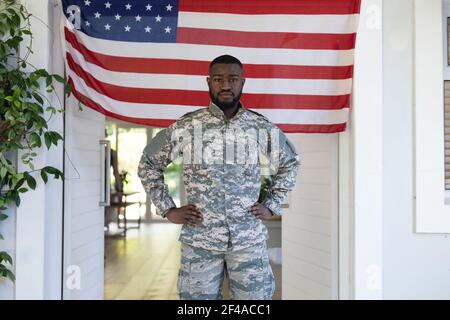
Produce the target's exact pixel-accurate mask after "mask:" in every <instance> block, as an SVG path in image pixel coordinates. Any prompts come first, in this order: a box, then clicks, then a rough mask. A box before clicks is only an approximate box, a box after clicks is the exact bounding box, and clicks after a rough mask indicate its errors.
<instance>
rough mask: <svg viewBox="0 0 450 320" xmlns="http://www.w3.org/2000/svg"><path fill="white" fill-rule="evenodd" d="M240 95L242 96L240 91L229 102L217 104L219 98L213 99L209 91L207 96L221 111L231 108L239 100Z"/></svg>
mask: <svg viewBox="0 0 450 320" xmlns="http://www.w3.org/2000/svg"><path fill="white" fill-rule="evenodd" d="M241 95H242V90H241V91H240V92H239V94H238V95H237V96H235V97H234V98H233V100H231V101H230V102H219V98H218V97H217V98H216V97H214V96H213V94H212V92H211V90H209V96H210V98H211V101H212V102H213V103H214V104H215V105H216V106H218V107H219V108H220V109H222V110H226V109H230V108H233V107H234V106H235V105H236V104H237V103H238V102H239V100H240V99H241Z"/></svg>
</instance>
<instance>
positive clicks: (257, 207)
mask: <svg viewBox="0 0 450 320" xmlns="http://www.w3.org/2000/svg"><path fill="white" fill-rule="evenodd" d="M250 212H251V213H252V214H253V215H254V216H255V217H256V218H258V219H261V220H270V219H272V217H273V214H272V211H270V210H269V209H268V208H266V207H264V206H263V205H262V204H261V203H259V202H255V204H254V205H253V206H252V207H251V208H250Z"/></svg>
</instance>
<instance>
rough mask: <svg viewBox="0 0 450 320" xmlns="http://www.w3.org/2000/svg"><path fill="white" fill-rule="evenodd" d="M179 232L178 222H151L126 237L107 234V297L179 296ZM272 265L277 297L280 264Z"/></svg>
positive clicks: (152, 297) (138, 298)
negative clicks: (177, 282)
mask: <svg viewBox="0 0 450 320" xmlns="http://www.w3.org/2000/svg"><path fill="white" fill-rule="evenodd" d="M179 232H180V226H178V225H174V224H170V223H152V224H142V225H141V228H140V229H131V230H129V232H128V233H127V237H126V238H123V237H117V238H110V237H108V238H106V239H105V256H106V259H105V299H106V300H113V299H119V300H125V299H133V300H141V299H144V300H170V299H178V298H179V297H178V294H177V291H176V281H177V276H178V268H179V259H180V243H179V242H178V241H177V239H178V235H179ZM272 269H273V271H274V274H275V279H276V287H277V289H276V291H275V294H274V297H273V299H274V300H278V299H280V298H281V266H280V265H272ZM226 297H227V295H226V294H225V298H226Z"/></svg>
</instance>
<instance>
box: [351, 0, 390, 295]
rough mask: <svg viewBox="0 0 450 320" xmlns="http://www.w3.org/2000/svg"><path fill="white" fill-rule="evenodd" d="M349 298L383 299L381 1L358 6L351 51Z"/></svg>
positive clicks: (370, 1)
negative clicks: (351, 165) (352, 164)
mask: <svg viewBox="0 0 450 320" xmlns="http://www.w3.org/2000/svg"><path fill="white" fill-rule="evenodd" d="M354 79H355V81H354V96H353V109H352V115H353V118H352V128H351V136H352V142H353V163H354V168H353V175H354V176H353V211H354V212H353V213H354V214H353V241H352V242H353V259H352V260H353V261H352V264H353V265H352V268H353V276H352V279H351V281H352V286H353V298H355V299H381V298H382V265H383V264H382V261H383V258H382V248H383V238H382V237H383V229H382V226H383V225H382V222H383V219H382V217H383V216H382V203H383V196H382V182H383V179H382V176H383V144H382V142H383V141H382V138H383V131H382V129H383V126H382V125H383V121H382V120H383V118H382V116H383V113H382V106H383V104H382V102H383V90H382V85H383V83H382V0H366V1H363V2H362V8H361V17H360V24H359V29H358V35H357V41H356V51H355V78H354Z"/></svg>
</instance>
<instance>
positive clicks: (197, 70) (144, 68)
mask: <svg viewBox="0 0 450 320" xmlns="http://www.w3.org/2000/svg"><path fill="white" fill-rule="evenodd" d="M64 32H65V36H66V40H67V41H68V42H69V43H70V44H71V46H72V47H73V48H74V49H76V50H77V51H78V52H80V53H81V54H82V55H83V56H84V58H85V60H86V61H87V62H90V63H93V64H96V65H98V66H100V67H102V68H103V69H106V70H110V71H116V72H133V73H156V74H186V75H203V76H206V75H207V74H208V70H209V64H210V62H209V61H193V60H178V59H153V58H128V57H118V56H110V55H105V54H101V53H98V52H94V51H91V50H89V49H88V48H86V47H85V46H84V45H82V44H80V43H79V42H78V40H77V39H76V37H75V35H74V34H73V33H72V32H70V31H69V30H68V29H67V28H65V29H64ZM244 76H245V77H247V78H279V79H329V80H339V79H349V78H352V77H353V66H294V65H269V64H248V63H246V64H244Z"/></svg>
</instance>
